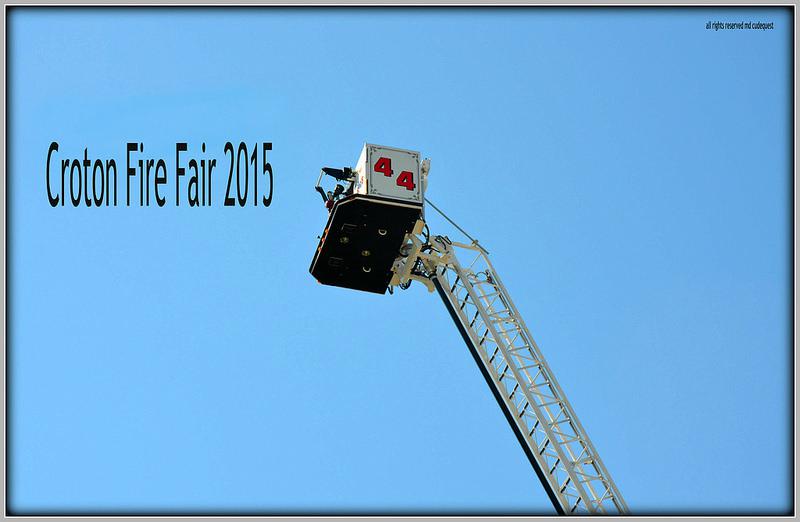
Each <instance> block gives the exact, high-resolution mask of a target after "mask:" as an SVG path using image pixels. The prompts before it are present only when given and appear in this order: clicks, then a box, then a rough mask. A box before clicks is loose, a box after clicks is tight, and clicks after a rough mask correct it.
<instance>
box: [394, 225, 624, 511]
mask: <svg viewBox="0 0 800 522" xmlns="http://www.w3.org/2000/svg"><path fill="white" fill-rule="evenodd" d="M412 242H413V243H414V244H415V245H420V243H419V242H418V241H416V238H413V239H412ZM430 245H431V247H432V248H431V249H426V250H428V251H427V252H420V251H419V250H418V249H417V248H415V249H414V251H413V254H412V256H410V257H409V258H407V259H409V260H410V259H411V257H414V258H416V257H418V258H419V259H420V260H421V261H422V265H423V266H424V267H425V271H426V272H427V274H428V276H429V278H430V280H432V282H433V283H434V286H435V288H436V289H437V291H438V292H439V294H440V296H441V297H442V299H443V301H444V302H445V305H446V306H447V308H448V310H449V311H450V314H451V315H452V316H453V319H454V320H455V322H456V325H457V326H458V327H459V330H460V331H461V334H462V336H463V337H464V339H465V341H466V342H467V345H468V346H469V347H470V351H471V352H472V354H473V357H475V359H476V361H477V362H478V365H479V367H481V371H482V373H483V375H484V377H485V378H486V380H487V382H488V383H489V385H490V387H491V388H492V392H493V393H494V395H495V397H496V398H497V400H498V402H499V403H500V405H501V407H502V408H503V410H504V413H505V415H506V417H507V418H508V420H509V423H510V424H511V426H512V428H514V431H515V433H516V435H517V438H518V439H519V441H520V443H521V444H522V447H523V449H524V450H525V453H526V454H527V455H528V458H529V459H530V461H531V464H532V465H533V467H534V469H535V470H536V472H537V474H538V475H539V478H540V480H541V481H542V484H543V485H544V486H545V489H546V491H547V493H548V496H549V497H550V500H551V501H552V502H553V505H554V507H555V508H556V511H558V513H560V514H585V513H588V514H611V515H614V514H627V512H628V508H627V506H626V504H625V501H624V500H623V499H622V495H621V494H620V492H619V490H618V489H617V487H616V485H615V484H614V481H613V480H612V479H611V476H610V475H609V473H608V470H607V469H606V467H605V466H604V465H603V462H602V460H600V456H599V455H598V454H597V451H596V450H595V448H594V446H593V445H592V442H591V441H590V440H589V437H588V435H587V434H586V432H585V431H584V429H583V427H582V426H581V423H580V421H578V418H577V416H576V415H575V412H574V411H573V410H572V406H571V405H570V403H569V401H568V400H567V397H566V395H564V391H563V390H562V389H561V387H560V386H559V385H558V382H556V379H555V377H554V376H553V373H552V371H551V370H550V368H549V366H548V365H547V362H546V361H545V360H544V357H542V354H541V351H540V350H539V347H538V346H537V345H536V343H535V342H534V340H533V337H532V336H531V334H530V332H529V331H528V328H527V327H526V326H525V322H524V321H523V319H522V316H521V315H520V314H519V311H517V308H516V307H515V306H514V303H513V302H512V301H511V297H510V296H509V295H508V292H507V291H506V288H505V286H504V285H503V283H502V281H501V280H500V277H499V276H498V275H497V272H495V270H494V267H493V266H492V264H491V262H490V261H489V258H488V256H487V255H486V252H485V251H484V250H483V249H482V248H481V247H480V246H478V245H477V243H475V244H472V245H466V244H462V243H455V242H451V241H450V240H449V239H447V238H446V237H442V236H437V237H436V238H435V239H432V241H431V243H430ZM457 250H458V251H459V253H462V252H463V254H462V255H469V256H470V257H471V256H472V255H474V256H475V258H474V260H472V262H471V263H470V264H469V265H466V266H465V265H462V264H461V262H460V261H459V259H458V257H457V256H456V251H457ZM411 264H413V263H411ZM413 279H415V280H420V279H421V278H418V277H414V278H413Z"/></svg>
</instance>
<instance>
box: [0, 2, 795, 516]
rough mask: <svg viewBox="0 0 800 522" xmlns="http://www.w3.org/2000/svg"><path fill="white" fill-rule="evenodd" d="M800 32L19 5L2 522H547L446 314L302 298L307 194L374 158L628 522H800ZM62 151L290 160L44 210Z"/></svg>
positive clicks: (724, 16) (549, 13) (448, 14)
mask: <svg viewBox="0 0 800 522" xmlns="http://www.w3.org/2000/svg"><path fill="white" fill-rule="evenodd" d="M748 20H752V21H767V22H770V21H771V22H774V24H775V28H774V29H773V30H771V31H745V30H743V31H733V30H729V31H713V30H706V29H705V25H706V23H707V22H708V21H732V22H738V21H748ZM791 24H792V18H791V13H790V12H789V11H788V10H778V9H760V10H753V9H751V10H746V9H650V10H648V9H624V10H623V9H525V10H522V9H475V10H468V9H458V10H445V9H418V10H410V9H409V10H403V9H371V10H370V9H362V10H353V9H325V10H323V9H302V10H301V9H298V10H288V9H262V10H244V9H230V10H200V9H184V10H181V9H172V10H167V9H154V10H144V9H112V10H90V9H73V10H69V9H58V10H56V9H52V10H43V9H28V10H12V11H11V14H10V18H9V31H10V37H9V45H10V49H9V55H8V56H9V60H10V69H9V89H10V97H9V100H8V103H9V112H10V115H11V119H10V121H9V124H8V130H9V142H8V147H9V163H8V169H9V170H8V182H9V201H8V203H9V208H8V218H9V226H8V262H9V271H8V284H9V288H10V294H9V298H8V305H9V310H10V312H9V325H8V326H9V337H8V341H9V348H8V353H7V356H8V368H9V372H10V375H9V377H10V383H9V392H10V402H9V410H10V411H9V419H8V420H9V426H8V429H9V431H8V436H9V451H10V454H9V463H10V470H9V480H10V483H11V490H10V507H11V509H12V510H15V511H19V512H25V511H48V510H51V511H60V510H67V511H84V512H85V511H120V512H121V511H129V512H130V511H151V512H152V511H172V512H175V511H216V512H240V511H249V512H276V511H281V512H287V511H293V512H311V513H316V512H323V511H338V512H342V511H359V512H418V511H436V512H444V511H450V512H452V511H459V512H464V511H480V512H487V511H495V512H530V513H552V507H551V506H550V503H549V500H548V499H547V497H546V495H545V493H544V491H543V490H542V487H541V485H540V484H539V482H538V480H537V478H536V476H535V474H534V473H533V471H532V470H531V468H530V465H529V463H528V462H527V459H526V458H525V455H524V454H523V452H522V450H521V449H520V447H519V445H518V443H517V441H516V439H515V438H514V435H513V434H512V432H511V430H510V428H509V426H508V425H507V423H506V421H505V419H504V418H503V415H502V413H501V412H500V410H499V408H498V406H497V404H496V403H495V400H494V398H493V397H492V395H491V393H490V392H489V390H488V389H487V387H486V384H485V382H484V381H483V379H482V377H481V375H480V373H479V371H478V369H477V368H476V367H475V363H474V362H473V360H472V358H471V357H470V355H469V353H468V351H467V349H466V347H464V346H463V344H462V341H461V339H460V336H459V335H458V332H457V331H456V328H455V326H454V325H453V324H451V322H450V319H449V317H448V315H447V312H446V311H445V309H444V307H443V306H442V304H441V303H440V301H439V300H438V297H436V296H435V295H434V294H428V293H427V292H426V291H425V290H424V289H423V288H422V287H419V286H416V285H415V286H414V287H412V288H411V289H410V290H409V291H407V292H400V293H399V294H397V295H394V296H389V295H386V296H379V295H372V294H366V293H360V292H354V291H348V290H344V289H339V288H331V287H324V286H321V285H318V284H317V283H316V282H315V281H314V280H313V278H312V277H311V276H310V275H309V274H308V266H309V264H310V261H311V257H312V254H313V252H314V249H315V247H316V243H317V235H318V234H320V233H321V231H322V228H323V227H324V224H325V219H326V213H325V210H324V209H323V208H322V206H321V203H320V201H319V196H318V195H317V194H315V193H314V191H313V183H314V181H315V180H316V176H317V174H318V172H319V168H320V167H322V166H323V165H332V166H342V165H352V164H354V163H355V161H356V159H357V157H358V153H359V151H360V149H361V145H362V144H363V142H365V141H369V142H371V143H380V144H385V145H390V146H396V147H403V148H410V149H415V150H419V151H421V152H422V153H423V155H424V156H426V157H430V158H431V160H432V166H431V175H430V179H429V184H428V197H429V198H430V199H431V200H433V201H434V202H435V203H436V204H437V205H439V206H440V207H442V208H443V209H445V210H446V211H447V212H448V213H449V214H450V215H451V216H452V217H454V218H455V219H456V220H457V221H458V222H459V223H460V224H461V225H462V226H464V227H465V228H466V229H467V230H468V231H469V232H470V233H471V234H472V235H474V236H476V237H478V238H480V240H481V242H482V243H483V244H485V245H486V247H487V248H488V249H489V250H490V252H491V254H492V259H493V262H494V264H495V266H496V268H497V269H498V271H499V273H500V274H501V275H502V277H503V279H504V282H505V283H506V285H507V286H508V288H509V291H510V292H511V295H512V297H513V298H514V300H515V302H516V304H517V307H518V308H519V309H520V311H521V312H522V314H523V315H524V317H525V320H526V322H527V324H528V326H529V328H530V329H531V330H532V333H533V335H534V337H535V339H536V340H537V342H538V343H539V345H540V347H541V349H542V351H543V352H544V355H545V357H546V358H547V360H548V362H549V363H550V365H551V367H552V369H553V370H554V372H555V374H556V376H557V378H558V379H559V382H560V383H561V385H562V387H563V388H564V390H565V392H566V393H567V395H568V397H569V399H570V400H571V401H572V403H573V406H574V408H575V410H576V412H577V414H578V416H579V418H580V419H581V422H582V423H583V425H584V427H585V428H586V430H587V431H588V433H589V435H590V437H591V438H592V440H593V442H594V444H595V446H596V447H597V449H598V451H599V453H600V455H601V456H602V458H603V459H604V461H605V464H606V466H607V467H608V469H609V471H610V472H611V474H612V476H613V477H614V479H615V480H616V482H617V485H618V486H619V488H620V490H621V491H622V493H623V495H624V496H625V499H626V501H627V502H628V504H629V507H630V509H631V510H632V511H633V512H634V513H636V512H638V513H668V512H670V513H674V512H680V513H720V512H778V511H785V510H786V509H787V508H788V506H790V503H791V500H790V499H791V491H790V489H789V487H790V483H789V479H790V470H791V462H792V454H791V438H790V437H791V428H792V425H791V421H790V419H791V416H790V413H791V410H790V407H791V402H790V397H791V395H790V392H791V388H790V386H791V373H790V372H791V370H790V362H791V337H790V335H791V319H790V317H791V315H790V314H791V279H790V274H791V271H790V266H791V263H790V260H791V249H790V248H791V242H790V228H789V226H790V222H791V221H790V220H791V186H792V178H791V173H792V170H791V169H792V163H791V140H792V135H791V129H792V112H791V111H792V105H791V96H792V92H791V82H790V78H791V76H790V75H791V53H790V46H791V35H792V32H791V27H792V26H791ZM54 140H55V141H58V142H59V144H60V151H59V156H58V157H59V159H63V158H74V157H79V156H80V157H82V155H83V149H84V147H88V149H89V156H90V157H92V158H110V157H111V158H115V159H116V161H117V163H118V165H124V161H125V143H126V142H128V141H141V142H143V143H144V147H145V155H146V156H147V157H155V158H158V157H163V158H165V159H166V160H167V161H168V164H169V165H171V164H172V158H173V157H174V147H175V142H177V141H186V142H188V143H189V147H190V150H192V149H193V150H194V151H197V149H198V148H199V147H200V143H202V142H205V143H206V145H207V147H208V148H209V156H212V157H216V158H217V160H218V161H219V162H221V164H226V163H225V157H224V154H223V146H224V144H225V142H226V141H229V140H230V141H233V142H234V143H238V141H240V140H246V141H247V142H248V143H252V142H256V141H259V142H260V141H271V142H272V143H273V151H272V153H271V157H270V160H271V163H272V165H273V168H274V172H275V182H274V183H275V187H274V199H273V204H272V205H271V206H270V207H269V208H263V207H262V208H251V207H247V208H226V207H223V206H222V205H221V203H222V196H223V192H222V191H223V190H224V181H225V177H224V176H225V173H224V172H222V171H221V172H218V173H217V177H215V178H214V198H215V204H214V206H212V207H210V208H188V207H187V206H185V205H181V207H179V208H176V207H174V206H173V205H171V204H168V205H167V206H165V207H164V208H158V207H155V206H151V207H148V208H139V207H130V208H126V207H125V206H119V207H116V208H113V207H112V208H85V207H80V208H72V207H64V208H61V207H58V208H51V207H50V206H49V204H48V201H47V193H46V188H45V159H46V154H47V148H48V146H49V144H50V142H51V141H54ZM171 175H172V166H170V176H171ZM169 187H172V185H169ZM430 225H431V228H432V230H433V231H434V232H439V233H447V234H452V235H453V236H454V237H455V236H456V234H455V233H454V232H453V231H452V230H451V229H450V228H449V226H448V225H446V223H444V222H443V221H442V220H440V219H437V218H436V217H435V216H431V219H430Z"/></svg>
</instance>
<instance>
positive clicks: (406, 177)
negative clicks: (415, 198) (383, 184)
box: [372, 158, 417, 190]
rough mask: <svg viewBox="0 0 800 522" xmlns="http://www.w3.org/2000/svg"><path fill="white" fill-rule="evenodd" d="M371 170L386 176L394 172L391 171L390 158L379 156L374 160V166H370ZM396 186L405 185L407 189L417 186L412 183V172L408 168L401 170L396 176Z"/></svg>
mask: <svg viewBox="0 0 800 522" xmlns="http://www.w3.org/2000/svg"><path fill="white" fill-rule="evenodd" d="M372 170H374V171H375V172H380V173H381V174H383V175H384V176H386V177H391V176H392V174H394V171H392V160H391V158H380V159H379V160H378V161H376V162H375V166H374V167H372ZM397 186H398V187H405V188H406V189H407V190H414V189H415V188H416V187H417V186H416V185H415V184H414V174H413V173H412V172H411V171H409V170H404V171H403V172H401V173H400V175H399V176H397Z"/></svg>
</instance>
